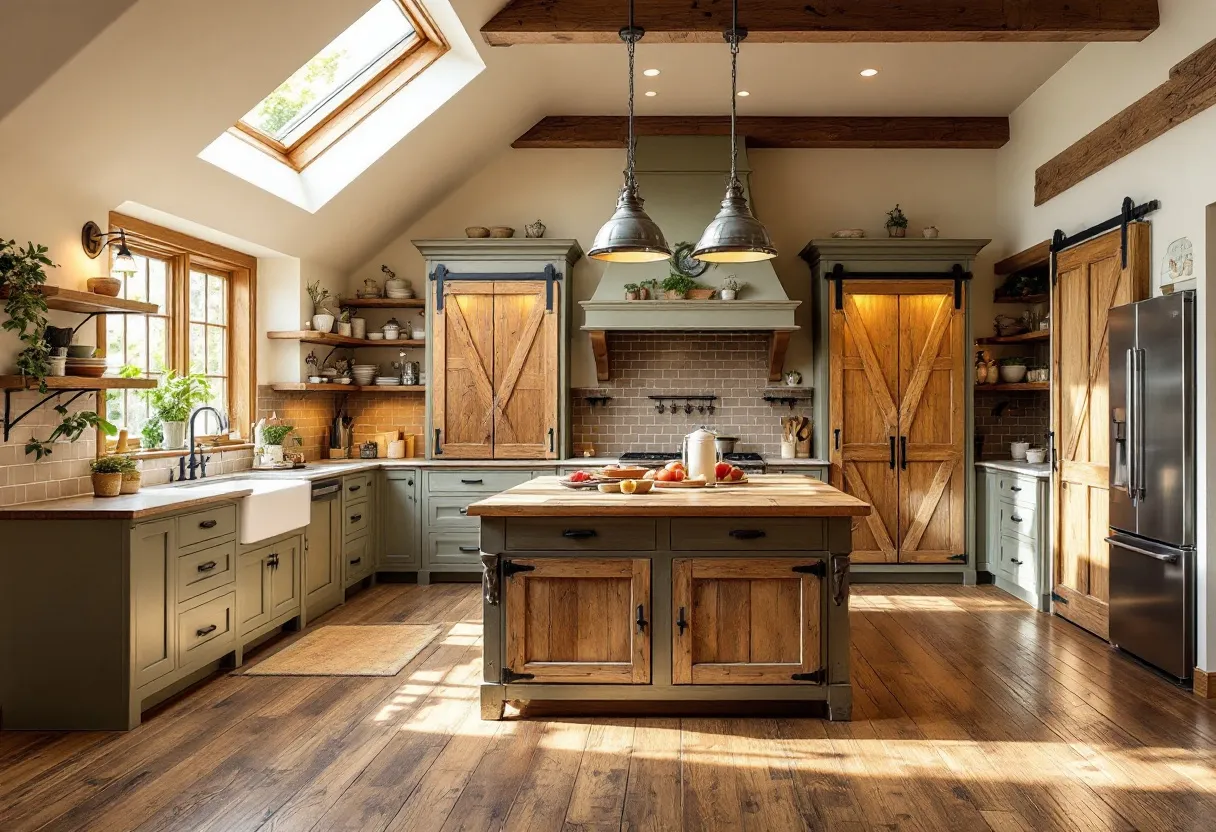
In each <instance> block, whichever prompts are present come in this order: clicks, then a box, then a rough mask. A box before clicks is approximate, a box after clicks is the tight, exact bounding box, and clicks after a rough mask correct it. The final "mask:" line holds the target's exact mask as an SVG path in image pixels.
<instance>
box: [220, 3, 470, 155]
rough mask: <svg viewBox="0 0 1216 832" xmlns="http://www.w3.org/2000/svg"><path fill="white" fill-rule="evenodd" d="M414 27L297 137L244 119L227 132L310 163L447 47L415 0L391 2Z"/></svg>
mask: <svg viewBox="0 0 1216 832" xmlns="http://www.w3.org/2000/svg"><path fill="white" fill-rule="evenodd" d="M394 2H395V3H396V4H397V5H398V6H400V7H401V11H402V13H403V14H404V15H405V16H406V19H408V20H409V22H410V24H411V25H412V26H413V27H414V38H413V40H412V42H411V43H409V45H408V46H406V48H405V50H404V51H403V52H402V53H401V54H400V55H398V56H397V57H396V58H394V59H393V60H391V61H389V62H388V64H386V65H385V66H384V67H383V68H382V69H380V70H379V71H378V72H376V73H375V74H374V75H372V76H371V77H370V78H367V79H364V80H363V83H362V86H361V87H359V89H358V91H357V92H355V93H354V94H353V95H350V96H348V97H347V98H346V100H345V101H344V102H342V103H341V104H340V105H338V106H337V107H335V108H334V110H333V112H331V113H329V114H328V115H327V116H325V117H324V118H322V119H320V120H319V121H318V122H317V123H316V124H314V125H313V126H312V127H310V128H309V129H308V130H306V131H305V132H304V133H303V134H302V135H301V136H300V137H299V138H297V139H295V140H294V141H292V142H290V143H284V142H281V141H279V140H278V139H275V138H273V137H272V136H268V135H267V134H265V133H263V132H262V131H261V130H258V129H257V128H256V127H253V126H252V125H249V124H246V123H245V122H244V121H238V122H237V123H236V124H235V125H233V126H232V127H230V128H228V132H229V134H231V135H233V136H235V137H236V138H238V139H241V140H242V141H244V142H246V143H247V144H250V145H252V146H253V147H256V148H257V149H258V150H261V151H262V152H263V153H267V154H269V155H270V156H271V157H272V158H274V159H277V160H278V161H280V162H282V163H283V164H285V165H287V166H288V167H290V168H291V169H292V170H295V171H296V172H300V171H303V170H304V169H305V168H307V167H308V166H309V165H310V164H312V163H313V162H315V161H316V160H317V159H318V158H320V156H321V155H322V154H323V153H324V152H325V151H326V150H328V149H329V148H331V147H333V145H334V144H335V143H337V142H338V140H339V139H341V138H342V137H343V136H345V135H346V134H347V133H349V132H350V131H351V130H353V129H354V128H355V127H356V126H358V125H359V124H360V123H361V122H362V121H363V120H364V119H365V118H367V117H368V116H370V115H371V114H372V113H374V112H375V111H376V110H377V109H379V108H380V106H381V105H382V104H384V102H386V101H388V100H389V99H390V98H392V97H393V96H394V95H396V94H397V93H398V92H400V91H401V90H402V89H403V88H404V87H405V86H406V85H407V84H409V82H410V81H412V80H414V79H415V78H417V77H418V76H419V75H420V74H421V73H422V72H423V71H424V70H425V69H427V68H428V67H429V66H430V65H431V64H433V63H435V61H437V60H439V58H441V57H442V56H443V55H444V53H446V52H447V51H448V50H449V49H451V46H450V45H449V44H448V42H447V41H446V40H445V39H444V37H443V34H442V33H441V32H440V31H439V27H438V26H436V25H435V22H434V21H433V20H432V19H431V16H430V15H429V14H428V13H427V11H426V9H425V8H424V7H423V5H422V3H420V2H418V0H394Z"/></svg>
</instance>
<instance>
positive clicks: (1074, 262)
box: [1051, 223, 1151, 638]
mask: <svg viewBox="0 0 1216 832" xmlns="http://www.w3.org/2000/svg"><path fill="white" fill-rule="evenodd" d="M1150 234H1151V227H1150V226H1149V224H1148V223H1133V224H1132V225H1131V226H1130V227H1129V229H1128V252H1127V254H1128V256H1127V267H1126V268H1124V266H1123V252H1122V235H1121V233H1120V232H1119V231H1112V232H1111V233H1109V234H1106V235H1103V236H1101V237H1097V238H1095V239H1093V240H1090V241H1089V242H1086V243H1082V244H1081V245H1079V246H1076V247H1075V248H1071V249H1068V250H1067V251H1063V252H1061V253H1060V254H1059V255H1058V256H1057V259H1056V282H1055V286H1054V287H1053V288H1052V306H1051V316H1052V330H1053V332H1052V397H1053V402H1052V430H1053V431H1054V432H1055V448H1056V454H1057V459H1058V463H1057V471H1056V476H1055V478H1054V485H1053V493H1052V502H1053V510H1052V515H1053V518H1054V523H1055V540H1054V544H1055V545H1054V553H1053V567H1052V573H1053V583H1054V587H1053V590H1054V594H1055V598H1056V600H1055V601H1054V603H1053V604H1052V608H1053V610H1054V611H1055V613H1056V614H1057V615H1059V616H1061V617H1063V618H1067V619H1068V620H1069V621H1071V622H1073V623H1074V624H1077V625H1078V626H1081V627H1084V628H1085V629H1087V630H1089V631H1091V632H1093V633H1096V634H1097V635H1099V636H1101V637H1102V638H1107V637H1108V634H1107V614H1108V609H1109V602H1110V575H1109V572H1108V566H1109V562H1110V561H1109V551H1108V548H1107V544H1106V542H1105V539H1106V536H1107V535H1108V534H1109V528H1108V524H1107V521H1108V510H1109V505H1108V500H1109V493H1108V492H1109V486H1110V446H1109V439H1110V433H1109V420H1108V413H1109V380H1110V378H1109V372H1110V357H1109V337H1108V329H1107V327H1108V320H1109V311H1110V309H1111V307H1114V306H1122V305H1123V304H1126V303H1132V302H1134V301H1137V300H1143V299H1144V298H1145V297H1147V296H1148V291H1149V275H1150V264H1149V259H1148V258H1149V242H1150Z"/></svg>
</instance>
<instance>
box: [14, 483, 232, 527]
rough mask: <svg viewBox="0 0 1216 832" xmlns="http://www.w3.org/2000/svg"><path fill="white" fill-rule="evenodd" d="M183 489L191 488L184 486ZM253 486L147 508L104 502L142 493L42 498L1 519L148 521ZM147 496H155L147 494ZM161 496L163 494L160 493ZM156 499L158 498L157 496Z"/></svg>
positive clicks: (227, 497)
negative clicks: (112, 505)
mask: <svg viewBox="0 0 1216 832" xmlns="http://www.w3.org/2000/svg"><path fill="white" fill-rule="evenodd" d="M181 490H182V491H183V492H187V493H188V491H189V489H186V488H183V489H181ZM252 493H253V491H252V489H248V488H236V489H233V490H232V491H225V492H224V493H222V494H206V495H200V496H194V497H187V496H183V498H182V499H174V500H172V501H171V502H164V503H158V504H156V505H150V506H147V507H144V508H106V507H105V506H104V505H99V504H102V503H105V502H106V501H108V500H122V499H124V498H138V497H140V496H141V495H140V494H139V493H136V494H124V495H122V496H119V497H90V496H87V495H85V496H81V497H77V498H71V497H70V498H67V499H63V498H60V499H56V500H42V501H40V502H35V503H22V504H19V505H16V506H10V507H8V508H3V509H0V520H146V519H148V518H150V517H158V516H160V515H162V514H174V513H176V512H179V511H183V510H186V509H192V508H200V507H202V506H209V505H213V504H215V503H227V502H233V501H235V500H239V499H240V498H242V497H247V496H249V495H250V494H252ZM144 496H145V499H146V498H147V497H150V496H152V495H144ZM156 496H157V497H159V494H158V495H156ZM153 499H155V498H153ZM75 500H79V501H80V506H79V507H76V506H74V505H68V506H64V507H63V508H51V507H50V504H51V503H66V502H69V501H71V502H74V501H75Z"/></svg>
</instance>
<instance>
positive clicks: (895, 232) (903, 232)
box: [887, 225, 908, 237]
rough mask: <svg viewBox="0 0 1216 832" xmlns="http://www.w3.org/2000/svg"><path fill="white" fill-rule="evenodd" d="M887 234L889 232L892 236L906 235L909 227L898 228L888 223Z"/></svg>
mask: <svg viewBox="0 0 1216 832" xmlns="http://www.w3.org/2000/svg"><path fill="white" fill-rule="evenodd" d="M887 234H889V235H890V236H892V237H906V236H908V229H907V228H896V227H895V226H893V225H888V226H887Z"/></svg>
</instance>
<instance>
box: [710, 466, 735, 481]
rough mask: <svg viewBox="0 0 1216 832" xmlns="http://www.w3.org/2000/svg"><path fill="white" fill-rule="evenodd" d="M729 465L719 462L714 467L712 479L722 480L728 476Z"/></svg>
mask: <svg viewBox="0 0 1216 832" xmlns="http://www.w3.org/2000/svg"><path fill="white" fill-rule="evenodd" d="M730 471H731V464H730V463H729V462H719V463H718V464H717V465H715V466H714V478H715V479H719V480H724V479H726V478H727V477H729V476H730Z"/></svg>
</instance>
